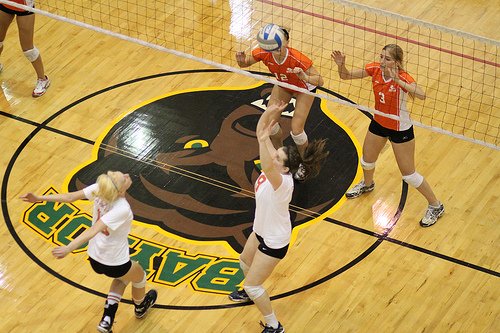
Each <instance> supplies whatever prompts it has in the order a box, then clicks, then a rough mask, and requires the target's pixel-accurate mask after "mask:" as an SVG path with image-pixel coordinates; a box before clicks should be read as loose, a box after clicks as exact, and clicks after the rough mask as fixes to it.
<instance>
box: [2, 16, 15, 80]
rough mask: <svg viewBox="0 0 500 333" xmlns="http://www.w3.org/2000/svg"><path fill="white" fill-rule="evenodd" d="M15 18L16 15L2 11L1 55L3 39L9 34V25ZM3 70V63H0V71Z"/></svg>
mask: <svg viewBox="0 0 500 333" xmlns="http://www.w3.org/2000/svg"><path fill="white" fill-rule="evenodd" d="M13 19H14V15H12V14H7V13H5V12H2V11H0V55H1V54H2V52H3V41H4V40H5V36H6V35H7V30H8V29H9V26H10V24H11V23H12V20H13ZM2 70H3V65H2V64H0V72H1V71H2Z"/></svg>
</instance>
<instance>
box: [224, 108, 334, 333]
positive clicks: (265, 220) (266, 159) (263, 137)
mask: <svg viewBox="0 0 500 333" xmlns="http://www.w3.org/2000/svg"><path fill="white" fill-rule="evenodd" d="M286 106H287V103H285V102H283V101H280V102H278V103H273V104H271V105H269V106H268V107H267V109H266V111H265V112H264V113H263V114H262V116H261V117H260V119H259V122H258V124H257V130H256V132H257V139H258V141H259V154H260V162H261V166H262V173H261V174H260V176H259V177H258V178H257V181H256V182H255V201H256V208H255V219H254V224H253V232H252V233H251V234H250V236H249V237H248V240H247V242H246V244H245V247H244V248H243V252H242V253H241V255H240V267H241V269H242V270H243V273H244V275H245V282H244V287H243V290H239V291H234V292H233V293H231V295H229V298H230V299H231V300H232V301H235V302H245V301H249V300H252V301H253V302H254V303H255V305H257V308H258V309H259V311H260V312H261V313H262V315H263V316H264V320H265V323H262V322H261V325H262V327H263V328H264V330H263V331H262V333H282V332H284V331H285V329H284V328H283V325H281V323H280V322H279V321H278V319H277V318H276V315H275V313H274V311H273V308H272V306H271V300H270V298H269V295H268V294H267V292H266V290H265V289H264V287H263V286H262V284H263V283H264V281H265V280H266V279H267V278H268V277H269V275H270V274H271V272H272V271H273V270H274V268H275V267H276V265H277V264H278V263H279V262H280V260H281V259H283V258H284V257H285V255H286V253H287V251H288V245H289V243H290V236H291V232H292V223H291V220H290V213H289V211H288V205H289V203H290V200H291V199H292V193H293V188H294V182H293V176H292V174H293V172H294V171H296V170H297V169H298V168H299V165H300V163H304V164H306V165H307V167H308V169H309V170H311V173H310V174H309V176H311V177H314V176H315V175H317V174H318V173H319V170H320V168H321V164H322V162H323V161H324V159H325V158H326V156H327V155H328V152H327V151H325V140H315V141H313V142H311V143H310V144H309V145H308V147H307V148H306V151H305V153H304V159H302V158H301V157H300V154H299V152H298V150H297V147H296V146H286V147H280V148H278V149H276V148H275V147H274V146H273V143H272V142H271V138H270V137H271V132H272V128H273V126H274V124H275V123H276V122H275V120H274V119H276V118H279V115H280V114H281V112H282V111H283V110H284V109H285V108H286Z"/></svg>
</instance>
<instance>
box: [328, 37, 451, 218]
mask: <svg viewBox="0 0 500 333" xmlns="http://www.w3.org/2000/svg"><path fill="white" fill-rule="evenodd" d="M331 56H332V59H333V60H334V61H335V63H336V64H337V66H338V70H339V76H340V78H341V79H342V80H352V79H362V78H365V77H368V76H371V78H372V84H373V92H374V94H375V109H376V110H377V111H380V112H382V113H385V114H391V115H395V116H399V117H400V118H401V119H402V120H403V121H399V120H395V119H391V118H388V117H384V116H383V115H378V114H375V115H374V117H373V120H372V121H371V124H370V127H369V128H368V131H367V133H366V137H365V141H364V143H363V156H362V157H361V167H362V168H363V175H364V179H363V180H362V181H361V182H360V183H359V184H357V185H356V186H354V187H353V188H352V189H350V190H349V191H347V193H346V196H347V198H349V199H352V198H357V197H359V196H360V195H362V194H363V193H366V192H370V191H373V189H374V188H375V183H374V181H373V175H374V173H375V162H376V161H377V158H378V155H379V154H380V152H381V151H382V148H384V146H385V144H386V142H387V139H389V141H390V142H391V145H392V150H393V151H394V156H395V157H396V161H397V163H398V166H399V170H400V171H401V174H402V175H403V180H404V181H405V182H406V183H408V185H411V186H413V187H415V188H416V189H417V190H418V191H419V192H420V193H421V194H422V195H423V196H424V197H425V198H426V199H427V201H428V203H429V206H428V207H427V210H426V212H425V215H424V217H423V218H422V220H421V221H420V225H421V226H422V227H429V226H431V225H433V224H434V223H436V221H437V220H438V218H439V217H441V216H442V215H443V213H444V205H443V204H442V203H441V202H440V201H439V200H438V199H437V198H436V196H435V195H434V192H433V191H432V189H431V187H430V185H429V183H427V181H426V180H425V178H424V177H423V176H422V175H421V174H419V173H418V172H417V171H416V170H415V156H414V155H415V135H414V132H413V125H412V124H411V122H410V113H409V111H408V109H407V107H406V100H407V96H408V95H410V96H411V97H412V98H414V97H416V98H418V99H425V93H424V91H423V90H422V88H420V87H419V86H418V85H417V83H416V82H415V80H414V79H413V78H412V77H411V76H410V74H408V73H407V72H406V71H405V70H404V69H403V50H402V49H401V47H399V46H398V45H396V44H389V45H386V46H384V48H383V49H382V52H381V53H380V62H372V63H369V64H367V65H366V66H365V68H363V69H355V70H352V71H349V70H348V69H347V68H346V66H345V55H344V54H343V53H342V52H340V51H333V52H332V55H331Z"/></svg>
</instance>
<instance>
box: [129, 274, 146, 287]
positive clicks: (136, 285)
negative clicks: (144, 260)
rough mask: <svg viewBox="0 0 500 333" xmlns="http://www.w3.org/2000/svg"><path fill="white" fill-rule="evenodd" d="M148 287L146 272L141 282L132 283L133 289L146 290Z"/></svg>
mask: <svg viewBox="0 0 500 333" xmlns="http://www.w3.org/2000/svg"><path fill="white" fill-rule="evenodd" d="M145 286H146V272H144V277H143V278H142V280H141V281H140V282H132V287H134V288H144V287H145Z"/></svg>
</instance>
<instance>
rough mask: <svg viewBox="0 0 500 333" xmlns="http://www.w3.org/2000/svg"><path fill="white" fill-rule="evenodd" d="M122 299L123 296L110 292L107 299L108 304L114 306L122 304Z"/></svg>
mask: <svg viewBox="0 0 500 333" xmlns="http://www.w3.org/2000/svg"><path fill="white" fill-rule="evenodd" d="M121 299H122V295H119V294H117V293H113V292H110V293H109V294H108V298H107V299H106V301H107V302H108V304H109V305H113V304H116V303H120V301H121Z"/></svg>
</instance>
